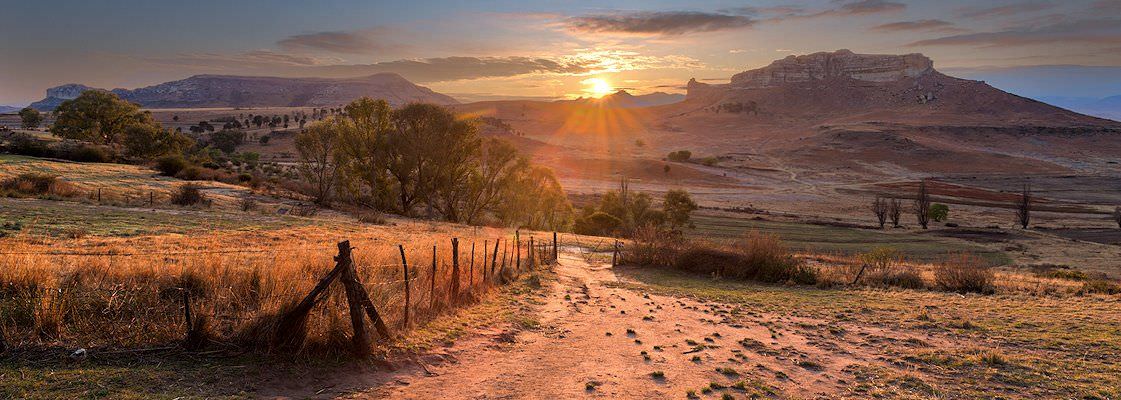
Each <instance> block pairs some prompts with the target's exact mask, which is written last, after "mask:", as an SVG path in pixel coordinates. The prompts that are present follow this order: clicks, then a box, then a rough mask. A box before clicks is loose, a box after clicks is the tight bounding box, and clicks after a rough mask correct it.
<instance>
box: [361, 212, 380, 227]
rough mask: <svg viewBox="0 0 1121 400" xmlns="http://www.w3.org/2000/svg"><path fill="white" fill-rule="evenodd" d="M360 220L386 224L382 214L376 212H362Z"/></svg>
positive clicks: (367, 222)
mask: <svg viewBox="0 0 1121 400" xmlns="http://www.w3.org/2000/svg"><path fill="white" fill-rule="evenodd" d="M358 222H361V223H364V224H374V225H385V224H386V220H385V217H383V216H382V215H381V214H378V213H376V212H370V213H362V214H359V215H358Z"/></svg>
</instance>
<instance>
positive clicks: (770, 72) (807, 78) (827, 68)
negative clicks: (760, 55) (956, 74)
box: [732, 50, 934, 88]
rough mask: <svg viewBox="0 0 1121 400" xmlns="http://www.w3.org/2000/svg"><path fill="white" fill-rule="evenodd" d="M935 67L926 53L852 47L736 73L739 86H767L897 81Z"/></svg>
mask: <svg viewBox="0 0 1121 400" xmlns="http://www.w3.org/2000/svg"><path fill="white" fill-rule="evenodd" d="M931 71H934V62H933V61H931V60H930V59H929V58H927V57H926V56H923V55H922V54H917V53H915V54H904V55H881V54H856V53H853V52H852V51H849V50H837V51H835V52H831V53H827V52H822V53H813V54H807V55H802V56H789V57H786V58H784V59H781V60H776V61H775V62H772V63H771V65H768V66H766V67H763V68H759V69H753V70H750V71H746V72H741V73H739V74H736V75H734V76H732V86H735V87H737V88H766V87H774V86H779V85H783V84H789V83H799V82H811V81H818V80H827V79H835V78H849V79H855V80H858V81H867V82H894V81H899V80H902V79H906V78H917V77H920V76H923V75H925V74H927V73H929V72H931Z"/></svg>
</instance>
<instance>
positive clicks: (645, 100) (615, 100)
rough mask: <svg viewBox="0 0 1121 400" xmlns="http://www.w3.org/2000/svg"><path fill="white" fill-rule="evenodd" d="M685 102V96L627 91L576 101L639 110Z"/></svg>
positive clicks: (577, 100)
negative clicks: (639, 93)
mask: <svg viewBox="0 0 1121 400" xmlns="http://www.w3.org/2000/svg"><path fill="white" fill-rule="evenodd" d="M682 100H685V95H683V94H677V93H665V92H654V93H648V94H642V95H638V96H635V95H633V94H630V93H628V92H627V91H626V90H620V91H618V92H615V93H612V94H609V95H607V96H603V97H600V98H598V99H596V98H579V99H576V100H574V101H576V102H583V103H588V104H598V105H603V106H607V107H616V108H638V107H652V106H661V105H666V104H673V103H677V102H680V101H682Z"/></svg>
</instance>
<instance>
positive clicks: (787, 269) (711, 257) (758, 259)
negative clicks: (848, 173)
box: [623, 229, 817, 285]
mask: <svg viewBox="0 0 1121 400" xmlns="http://www.w3.org/2000/svg"><path fill="white" fill-rule="evenodd" d="M623 260H624V262H627V263H632V264H638V265H643V266H654V267H671V268H676V269H680V270H684V271H689V272H696V273H702V274H706V275H714V276H719V277H724V278H732V279H742V280H753V281H759V282H767V283H781V282H794V283H799V284H807V285H812V284H814V283H816V282H817V274H816V271H815V270H814V269H813V268H810V267H809V266H807V265H806V264H805V263H804V262H802V261H801V260H799V259H797V258H795V257H794V256H793V254H792V253H790V251H789V250H787V248H786V247H785V246H784V245H783V244H782V242H781V241H780V240H779V239H778V237H777V236H774V235H768V234H763V233H759V232H754V231H753V232H749V233H747V234H746V235H744V236H743V237H742V238H741V239H740V240H738V241H736V242H734V243H732V244H727V245H724V244H716V243H711V242H704V241H685V240H683V239H682V238H681V237H680V236H678V235H673V234H669V233H664V232H661V233H659V232H658V231H655V230H652V229H645V230H639V232H638V234H637V235H636V237H635V243H634V244H633V245H631V246H627V249H626V251H625V252H624V254H623Z"/></svg>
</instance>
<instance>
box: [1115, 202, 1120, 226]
mask: <svg viewBox="0 0 1121 400" xmlns="http://www.w3.org/2000/svg"><path fill="white" fill-rule="evenodd" d="M1113 220H1114V221H1117V227H1118V228H1121V206H1117V207H1114V208H1113Z"/></svg>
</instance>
